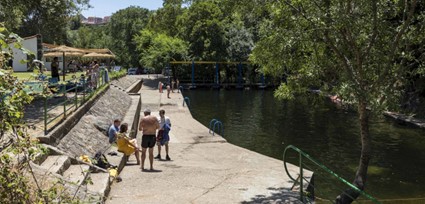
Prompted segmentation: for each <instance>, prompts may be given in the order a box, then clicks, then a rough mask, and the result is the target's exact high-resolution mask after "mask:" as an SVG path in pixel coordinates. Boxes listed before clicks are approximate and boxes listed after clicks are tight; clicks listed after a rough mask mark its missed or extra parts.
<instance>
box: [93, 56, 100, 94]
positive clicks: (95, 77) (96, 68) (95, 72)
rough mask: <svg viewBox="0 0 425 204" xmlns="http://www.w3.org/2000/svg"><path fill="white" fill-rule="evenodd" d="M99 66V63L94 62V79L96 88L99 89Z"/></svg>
mask: <svg viewBox="0 0 425 204" xmlns="http://www.w3.org/2000/svg"><path fill="white" fill-rule="evenodd" d="M99 69H100V68H99V64H97V61H94V62H93V78H94V88H97V83H98V82H99V71H100V70H99Z"/></svg>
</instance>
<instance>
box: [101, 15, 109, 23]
mask: <svg viewBox="0 0 425 204" xmlns="http://www.w3.org/2000/svg"><path fill="white" fill-rule="evenodd" d="M109 21H111V16H105V17H103V23H109Z"/></svg>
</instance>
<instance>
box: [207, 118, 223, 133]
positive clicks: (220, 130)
mask: <svg viewBox="0 0 425 204" xmlns="http://www.w3.org/2000/svg"><path fill="white" fill-rule="evenodd" d="M216 127H217V130H218V131H217V133H220V135H221V136H224V126H223V123H222V122H221V121H219V120H217V119H212V120H211V121H210V126H209V130H208V133H210V134H211V133H212V134H213V136H214V135H215V133H216V131H215V128H216Z"/></svg>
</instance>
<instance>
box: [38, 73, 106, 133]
mask: <svg viewBox="0 0 425 204" xmlns="http://www.w3.org/2000/svg"><path fill="white" fill-rule="evenodd" d="M104 75H105V72H104V71H103V70H102V71H100V74H99V76H97V78H96V79H93V80H92V79H90V78H88V77H87V78H86V77H81V78H80V79H79V80H76V78H75V77H74V79H73V80H70V81H67V83H65V84H56V85H53V86H52V88H51V89H55V88H59V89H60V91H59V92H58V93H56V94H53V96H49V97H47V96H46V97H44V134H45V135H47V134H48V132H49V131H50V130H51V129H52V128H54V127H55V126H57V125H58V124H60V123H61V122H62V121H64V120H65V119H66V118H67V116H68V115H69V114H71V113H72V112H75V111H76V110H78V108H79V107H81V106H82V105H83V104H84V103H85V102H86V101H88V100H90V99H91V98H92V97H93V96H94V95H96V94H97V93H98V92H100V91H101V90H103V89H104V88H105V87H106V86H107V85H108V84H107V83H106V82H105V81H106V80H105V76H104ZM44 87H45V88H48V86H44ZM67 87H70V88H67ZM95 90H96V91H95ZM72 92H73V93H72ZM54 98H63V100H62V101H61V102H59V103H56V104H54V105H49V104H48V102H49V100H52V99H53V100H54ZM61 106H62V107H63V108H60V107H61ZM49 113H51V115H53V116H51V117H49Z"/></svg>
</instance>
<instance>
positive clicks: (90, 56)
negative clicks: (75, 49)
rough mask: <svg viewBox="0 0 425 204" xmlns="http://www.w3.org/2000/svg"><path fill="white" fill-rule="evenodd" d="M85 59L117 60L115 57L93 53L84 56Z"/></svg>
mask: <svg viewBox="0 0 425 204" xmlns="http://www.w3.org/2000/svg"><path fill="white" fill-rule="evenodd" d="M83 58H95V59H113V58H115V55H111V54H101V53H95V52H92V53H89V54H86V55H84V56H83Z"/></svg>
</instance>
